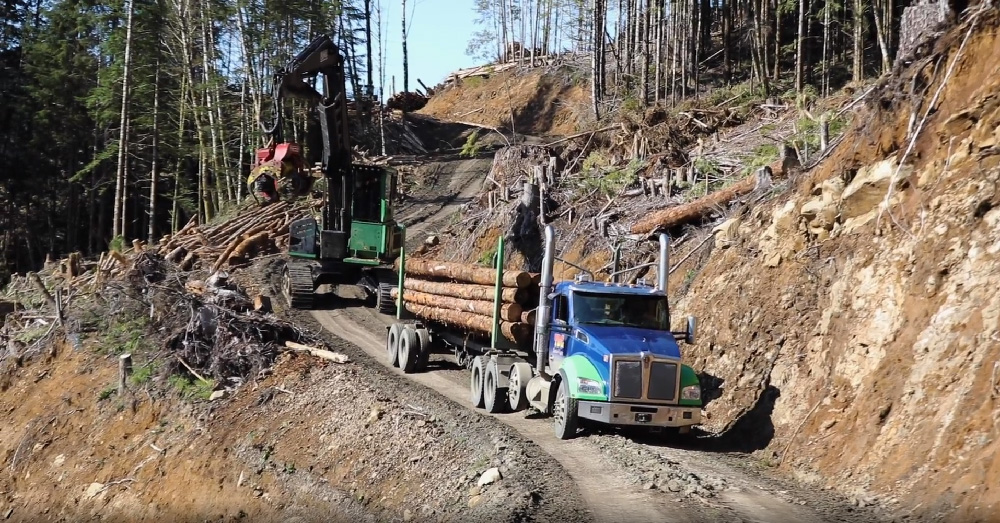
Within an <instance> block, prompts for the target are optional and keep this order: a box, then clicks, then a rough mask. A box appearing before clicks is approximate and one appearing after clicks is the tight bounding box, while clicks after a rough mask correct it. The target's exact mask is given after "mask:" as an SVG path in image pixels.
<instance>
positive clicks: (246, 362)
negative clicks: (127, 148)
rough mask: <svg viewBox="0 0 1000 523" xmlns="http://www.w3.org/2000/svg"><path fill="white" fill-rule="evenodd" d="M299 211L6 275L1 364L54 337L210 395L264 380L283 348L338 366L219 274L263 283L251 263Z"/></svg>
mask: <svg viewBox="0 0 1000 523" xmlns="http://www.w3.org/2000/svg"><path fill="white" fill-rule="evenodd" d="M307 212H309V204H308V203H300V204H288V203H284V202H283V203H278V204H274V205H271V206H268V207H265V208H263V209H258V208H256V207H253V208H251V209H249V210H247V211H246V212H243V213H240V214H238V215H237V216H235V217H233V218H231V219H229V220H226V221H223V222H221V223H218V224H213V225H212V226H209V227H199V226H197V225H195V224H194V222H192V223H189V224H188V225H187V226H186V227H184V228H183V229H182V230H180V231H179V232H178V233H177V234H175V235H172V236H171V237H167V238H164V241H163V242H162V243H161V244H160V245H159V246H158V247H155V248H154V247H150V246H146V245H143V244H142V243H141V242H139V241H136V242H133V245H132V248H130V249H124V250H112V251H110V252H108V253H105V254H103V255H102V256H101V259H100V260H98V261H87V260H83V259H82V258H81V257H80V256H79V255H78V254H73V255H71V256H69V257H67V258H66V259H65V260H59V261H55V262H49V263H47V264H46V266H45V268H44V269H43V270H41V271H39V272H37V273H29V274H27V275H24V276H15V277H14V278H13V280H12V282H11V284H10V285H8V286H7V287H6V288H5V289H4V290H3V292H2V293H0V359H4V357H5V356H6V357H12V358H13V359H14V360H13V361H16V362H17V361H22V360H23V359H24V358H31V357H33V356H34V355H36V354H40V353H42V352H43V351H45V350H52V349H51V348H52V347H54V346H55V342H56V341H58V340H60V339H64V340H69V341H70V342H71V343H72V344H73V345H75V346H80V344H81V343H82V340H85V339H88V338H89V339H92V340H94V341H95V342H96V343H97V345H98V346H99V347H101V348H102V350H111V351H122V352H129V353H132V354H133V355H134V356H137V357H139V358H142V359H147V358H148V359H156V360H158V361H161V362H163V363H164V364H163V365H160V366H158V368H159V369H161V370H162V372H163V373H164V375H165V376H166V375H173V374H177V373H180V374H183V375H189V376H191V379H192V380H199V381H202V382H204V384H205V385H212V386H213V387H215V388H217V389H218V388H223V387H227V388H232V387H237V386H239V385H240V384H242V383H244V382H246V381H247V380H253V379H256V378H257V377H260V376H262V375H264V374H266V373H267V372H269V369H270V367H271V365H272V364H273V363H274V361H275V358H277V356H278V355H279V354H280V353H281V352H284V351H288V350H296V351H304V352H308V353H310V354H313V355H316V356H318V357H321V358H325V359H328V360H343V359H344V358H340V357H339V355H334V353H330V352H329V351H325V350H323V349H322V348H320V347H322V341H321V340H320V338H318V337H317V336H316V335H314V334H312V333H309V332H307V331H305V330H302V329H300V328H298V327H296V326H295V325H294V324H292V323H290V322H288V321H285V320H283V319H281V318H280V317H278V316H277V315H275V314H272V313H271V299H270V298H269V297H268V296H267V295H265V294H261V293H260V292H258V291H253V290H248V288H249V287H256V286H257V285H256V284H255V283H249V284H248V286H247V287H244V286H242V285H240V284H238V283H237V279H239V280H240V281H248V280H250V281H252V282H257V281H258V280H260V276H261V275H259V274H254V275H249V274H248V275H246V276H247V278H243V277H242V276H244V275H243V274H239V275H237V274H234V275H233V276H241V277H240V278H236V277H231V276H230V272H227V271H225V270H222V269H221V267H224V266H225V267H237V266H240V267H242V266H245V265H247V264H249V263H250V262H251V261H254V262H256V263H255V264H254V265H255V267H254V269H255V270H254V271H252V272H257V271H256V269H261V271H263V272H265V273H266V272H267V271H271V272H272V273H273V272H274V270H275V266H276V265H277V263H276V262H277V261H278V260H276V259H272V260H266V259H260V258H258V259H256V260H255V259H254V257H255V256H261V255H263V254H267V253H273V252H278V249H281V248H283V247H284V245H286V244H287V231H288V223H289V222H290V221H291V220H294V219H295V218H298V217H301V216H304V215H305V214H306V213H307ZM163 253H166V255H164V254H163ZM178 253H186V254H184V255H183V256H182V255H181V254H178ZM264 276H265V278H264V279H267V276H268V275H267V274H264ZM261 287H265V288H266V287H267V284H266V283H265V284H264V285H261ZM331 355H333V356H334V357H331ZM337 362H338V363H343V362H344V361H337Z"/></svg>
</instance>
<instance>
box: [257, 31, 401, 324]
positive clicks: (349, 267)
mask: <svg viewBox="0 0 1000 523" xmlns="http://www.w3.org/2000/svg"><path fill="white" fill-rule="evenodd" d="M319 75H322V84H323V94H320V93H319V92H318V91H316V89H314V88H313V87H312V86H311V85H310V83H311V82H312V81H313V80H314V79H316V78H317V77H318V76H319ZM273 89H274V100H275V102H274V103H275V116H274V117H275V121H274V123H273V125H272V126H271V127H270V128H266V129H265V132H266V134H268V135H270V137H271V142H270V144H269V145H268V146H267V147H265V148H263V149H260V150H258V151H257V159H256V161H255V164H254V169H253V171H252V174H251V178H252V177H254V175H255V174H256V175H257V176H258V179H264V178H262V177H264V176H274V177H277V178H280V177H284V176H287V177H289V178H290V179H291V180H292V182H293V183H292V186H293V195H294V194H301V193H302V191H303V190H308V188H309V187H311V186H312V183H311V181H310V182H303V181H302V180H303V178H304V177H306V176H307V175H305V174H304V173H303V169H304V167H303V165H304V162H303V160H302V157H301V149H300V147H299V145H298V144H295V143H292V142H285V141H284V139H283V135H282V109H281V99H282V97H283V95H284V94H285V93H288V94H291V95H293V96H297V97H302V98H306V99H308V100H310V101H311V102H313V103H316V104H317V105H316V109H317V111H318V113H319V123H320V129H321V131H322V142H323V143H322V145H323V155H322V163H321V172H322V174H323V177H324V178H325V179H326V182H327V187H326V193H325V195H324V202H323V208H322V213H321V214H322V218H321V221H319V222H318V221H317V220H316V219H315V218H312V217H310V218H303V219H300V220H296V221H293V222H292V223H291V224H290V225H289V229H290V231H289V247H288V252H287V259H286V262H285V267H284V268H283V270H282V289H281V290H282V294H284V296H285V299H286V300H287V302H288V304H289V306H291V307H293V308H298V309H308V308H311V307H312V305H313V302H314V298H315V291H316V288H317V287H318V286H320V285H323V284H338V285H357V286H359V287H361V288H362V289H364V290H365V291H366V294H367V295H368V297H369V298H370V299H374V298H375V295H376V293H377V292H378V288H379V282H381V281H385V280H386V279H388V280H389V281H391V280H392V270H391V266H389V265H388V264H390V263H392V262H393V260H395V259H396V257H397V256H399V253H400V246H401V245H402V243H403V228H402V227H401V226H400V225H399V224H397V223H396V221H395V219H394V217H393V207H392V203H393V201H394V199H395V196H396V175H395V173H394V172H393V171H392V170H391V169H384V168H380V167H377V166H373V165H362V164H356V163H353V162H352V160H351V145H350V140H349V135H348V113H347V91H346V80H345V74H344V57H343V55H341V54H340V50H339V49H338V48H337V46H336V45H335V44H334V43H333V42H332V41H331V40H330V38H329V37H328V36H326V35H320V36H319V37H317V38H315V39H314V40H313V41H312V42H311V43H310V44H309V45H308V46H307V47H306V48H305V49H304V50H302V51H301V52H300V53H299V54H298V55H296V56H295V57H294V58H293V59H292V60H291V61H290V62H289V63H288V65H287V66H285V67H284V68H282V69H281V70H280V71H278V72H277V73H276V74H275V76H274V88H273ZM254 187H255V188H256V185H254ZM264 187H265V188H266V187H267V184H264ZM266 193H267V191H264V192H263V193H262V194H261V196H267V194H266ZM265 201H269V200H268V199H267V198H265Z"/></svg>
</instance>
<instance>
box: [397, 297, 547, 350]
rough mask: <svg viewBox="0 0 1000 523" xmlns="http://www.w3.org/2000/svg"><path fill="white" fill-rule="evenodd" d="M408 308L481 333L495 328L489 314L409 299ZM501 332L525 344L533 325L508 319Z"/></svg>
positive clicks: (516, 341)
mask: <svg viewBox="0 0 1000 523" xmlns="http://www.w3.org/2000/svg"><path fill="white" fill-rule="evenodd" d="M405 307H406V310H408V311H410V312H412V313H413V314H415V315H417V316H418V317H420V318H424V319H427V320H432V321H436V322H439V323H442V324H444V325H448V326H452V327H461V328H463V329H469V330H473V331H476V332H479V333H480V334H489V333H490V332H492V330H493V320H492V319H491V318H490V317H489V316H483V315H480V314H469V313H467V312H462V311H455V310H450V309H440V308H437V307H431V306H428V305H418V304H416V303H413V302H410V301H407V302H406V305H405ZM500 333H501V334H503V337H504V338H506V339H508V340H509V341H512V342H514V343H517V344H519V345H525V344H528V343H530V342H531V333H532V328H531V325H528V324H527V323H520V322H518V323H513V322H508V321H501V322H500Z"/></svg>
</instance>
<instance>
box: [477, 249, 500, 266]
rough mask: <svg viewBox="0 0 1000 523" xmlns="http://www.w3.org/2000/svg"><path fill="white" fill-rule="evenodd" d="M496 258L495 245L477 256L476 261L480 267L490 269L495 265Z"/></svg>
mask: <svg viewBox="0 0 1000 523" xmlns="http://www.w3.org/2000/svg"><path fill="white" fill-rule="evenodd" d="M496 257H497V248H496V245H494V246H493V247H490V248H489V249H488V250H486V251H485V252H483V253H482V254H481V255H480V256H479V260H478V261H479V264H480V265H486V266H489V267H492V266H493V265H494V264H495V263H496Z"/></svg>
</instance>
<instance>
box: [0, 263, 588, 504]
mask: <svg viewBox="0 0 1000 523" xmlns="http://www.w3.org/2000/svg"><path fill="white" fill-rule="evenodd" d="M260 263H261V264H263V265H264V266H266V265H267V263H268V261H267V260H262V261H261V262H260ZM267 271H268V269H266V268H261V267H258V268H257V269H255V270H254V272H264V273H267ZM108 295H109V296H110V294H108ZM78 300H79V298H77V300H75V301H73V302H72V303H71V305H70V312H69V319H67V321H66V325H67V327H68V328H69V329H75V328H77V327H79V325H80V324H79V323H78V322H77V315H76V314H75V311H77V310H78V308H79V307H80V306H79V305H77V303H78ZM184 309H185V307H179V308H178V310H176V311H174V312H176V313H177V314H179V315H181V316H186V315H187V314H189V312H188V311H186V310H184ZM38 314H40V315H41V316H39V317H44V311H41V312H39V313H38ZM21 319H24V317H23V316H22V317H21ZM180 321H181V322H183V321H184V320H183V319H182V320H180ZM145 325H146V324H145V323H143V322H135V321H128V322H126V321H124V320H123V321H120V322H111V323H109V325H108V326H107V329H106V330H108V331H111V332H114V333H116V335H117V338H121V339H124V340H128V341H127V347H128V350H130V351H131V352H132V354H133V358H134V364H133V368H134V372H133V374H132V375H131V377H130V378H129V380H128V382H127V383H128V385H127V388H126V390H125V392H124V393H123V394H118V392H117V391H116V389H117V381H118V380H117V364H116V361H117V359H118V353H119V352H121V351H122V350H123V346H117V345H114V344H110V343H109V342H108V340H109V339H110V338H109V337H108V336H106V335H102V334H103V333H94V332H88V331H87V330H86V329H82V330H79V331H78V332H77V333H76V334H75V335H70V336H68V337H67V339H69V340H72V341H70V342H66V341H62V339H63V338H62V336H61V335H60V336H58V337H57V338H56V339H55V342H54V343H52V344H47V345H46V346H44V347H42V349H43V350H41V351H40V352H38V351H28V352H23V351H22V352H19V353H18V354H17V355H15V354H11V353H9V352H8V351H7V350H6V347H7V343H6V340H5V341H4V343H3V345H2V347H4V349H3V350H0V412H2V413H3V417H4V423H3V424H0V459H2V460H3V461H2V463H3V468H2V469H0V517H2V518H4V519H5V520H9V521H39V520H44V521H77V520H88V519H95V518H99V519H101V520H103V521H119V520H121V521H199V522H201V521H237V520H243V519H245V518H250V519H251V520H254V521H272V520H279V519H281V520H288V519H293V520H299V521H384V520H397V521H398V520H402V521H411V520H412V521H443V520H446V521H483V520H490V521H523V520H525V519H532V520H540V521H566V520H573V519H579V518H580V517H583V514H581V513H579V508H578V507H580V506H582V504H581V502H580V498H579V493H578V491H577V490H576V488H575V487H574V486H573V484H572V483H571V482H570V481H569V480H568V479H566V477H565V473H562V472H560V471H561V468H560V467H559V465H558V464H557V463H555V462H554V461H553V460H552V459H551V458H549V457H547V456H545V455H544V454H543V453H542V452H541V451H540V450H539V449H538V448H537V447H536V446H535V445H533V444H531V443H528V442H526V441H525V440H524V439H523V438H521V437H519V436H518V435H517V434H515V433H513V432H512V431H511V430H509V429H507V428H506V427H505V426H503V425H502V424H500V423H498V422H496V421H495V420H492V419H489V418H484V417H481V416H476V415H473V414H470V413H469V412H468V411H467V410H466V409H463V408H461V407H459V406H457V405H455V404H454V403H452V402H450V401H448V400H445V399H444V398H441V397H440V396H438V395H435V394H434V393H431V392H429V391H427V390H424V389H422V388H420V387H417V386H414V385H413V384H410V383H408V382H406V381H405V380H400V379H398V378H394V377H393V376H392V375H391V374H390V373H389V372H387V371H386V370H385V369H383V368H381V367H380V366H378V365H375V364H372V363H371V362H369V361H367V360H358V359H356V358H351V359H352V360H353V361H350V362H347V363H343V364H336V363H331V362H328V361H326V360H322V359H319V358H315V357H312V356H309V355H305V354H303V353H292V352H282V353H280V354H279V355H278V357H277V360H276V361H275V362H274V364H273V365H270V364H268V365H266V366H263V367H261V368H260V370H259V372H258V371H255V372H253V373H251V374H250V375H248V376H246V379H245V380H243V379H242V378H241V377H238V378H230V379H228V380H226V381H229V382H237V383H239V382H243V385H242V386H237V387H235V391H233V390H232V389H233V387H230V389H229V393H228V394H229V396H228V397H226V396H223V397H222V398H221V399H215V400H213V401H207V400H205V399H192V398H198V397H204V398H207V397H208V393H209V392H211V389H198V388H197V386H196V383H197V381H195V380H194V378H189V379H181V375H179V374H171V373H169V372H160V370H163V369H168V368H169V367H170V365H172V364H175V360H176V361H181V360H180V359H179V358H178V357H179V355H180V354H181V353H180V352H177V351H176V350H175V349H173V348H171V346H169V344H164V343H163V340H161V339H159V338H160V337H161V336H162V333H158V331H159V330H162V329H160V328H157V327H156V326H155V325H151V326H145ZM245 328H247V329H250V330H252V329H253V328H254V327H253V326H249V327H245ZM56 332H59V329H56ZM189 338H190V339H187V340H186V341H185V346H186V345H188V344H192V343H196V340H194V338H193V336H189ZM313 339H316V340H323V342H324V343H325V346H326V347H327V348H329V349H332V350H334V351H340V352H342V353H347V354H352V352H351V351H352V349H351V346H349V345H348V343H347V342H345V341H343V340H341V339H339V338H335V337H333V336H330V335H327V334H321V333H317V334H315V337H314V338H313ZM42 341H44V338H43V339H42ZM74 344H77V345H76V346H74ZM36 345H37V344H36ZM33 346H35V345H33ZM157 347H163V348H162V349H158V348H157ZM222 348H225V347H222ZM222 348H220V347H215V350H221V349H222ZM238 350H239V349H238ZM241 350H242V351H243V352H245V353H247V354H244V356H247V357H250V356H252V354H250V353H251V352H253V350H254V349H253V348H252V347H250V346H249V345H247V344H243V345H242V349H241ZM248 354H249V356H248ZM186 357H187V358H188V361H190V362H194V360H193V359H191V357H190V356H186ZM151 359H152V361H151ZM157 369H160V370H157ZM202 372H206V371H205V370H204V369H203V370H202ZM212 376H214V375H212ZM221 380H222V377H220V381H221ZM220 388H221V387H220ZM216 394H223V393H222V391H221V390H220V391H218V392H217V393H216ZM182 396H186V397H187V398H188V399H182ZM213 397H214V396H213ZM539 470H542V471H544V473H543V474H538V471H539Z"/></svg>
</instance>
